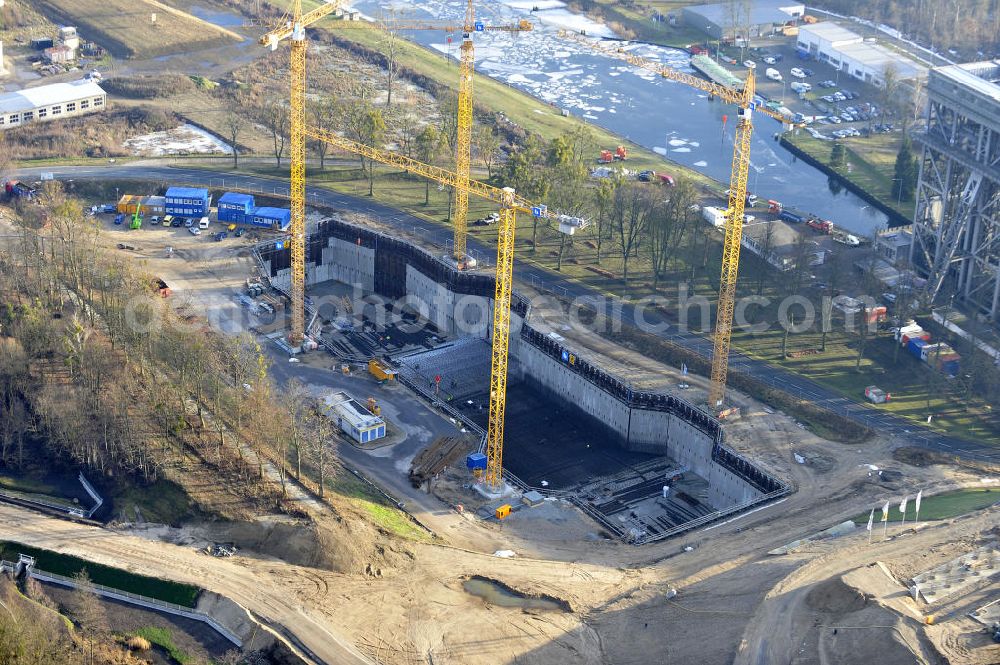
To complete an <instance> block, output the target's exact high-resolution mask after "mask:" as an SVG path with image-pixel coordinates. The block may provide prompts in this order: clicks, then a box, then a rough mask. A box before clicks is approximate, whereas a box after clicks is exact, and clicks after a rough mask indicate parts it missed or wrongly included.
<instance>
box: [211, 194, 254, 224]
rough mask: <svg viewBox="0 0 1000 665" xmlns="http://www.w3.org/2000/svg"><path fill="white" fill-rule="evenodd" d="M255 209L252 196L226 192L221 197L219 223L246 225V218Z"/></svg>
mask: <svg viewBox="0 0 1000 665" xmlns="http://www.w3.org/2000/svg"><path fill="white" fill-rule="evenodd" d="M253 209H254V200H253V195H252V194H240V193H238V192H226V193H225V194H223V195H222V196H221V197H219V215H218V217H219V221H220V222H231V223H235V224H245V223H246V217H247V215H249V214H250V213H251V212H253Z"/></svg>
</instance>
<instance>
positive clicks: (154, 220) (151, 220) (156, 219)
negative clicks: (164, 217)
mask: <svg viewBox="0 0 1000 665" xmlns="http://www.w3.org/2000/svg"><path fill="white" fill-rule="evenodd" d="M149 223H150V224H151V225H152V226H159V224H160V216H159V215H153V216H152V217H150V218H149Z"/></svg>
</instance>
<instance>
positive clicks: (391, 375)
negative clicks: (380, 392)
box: [368, 358, 396, 382]
mask: <svg viewBox="0 0 1000 665" xmlns="http://www.w3.org/2000/svg"><path fill="white" fill-rule="evenodd" d="M368 373H369V374H371V375H372V376H374V377H375V379H376V380H378V381H379V382H383V381H395V380H396V370H394V369H390V368H388V367H386V365H385V363H383V362H382V361H381V360H379V359H378V358H372V359H371V360H369V361H368Z"/></svg>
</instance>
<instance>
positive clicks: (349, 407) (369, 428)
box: [326, 392, 385, 443]
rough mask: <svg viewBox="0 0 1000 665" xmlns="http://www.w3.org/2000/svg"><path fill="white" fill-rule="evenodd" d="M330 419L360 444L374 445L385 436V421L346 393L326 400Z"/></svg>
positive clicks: (333, 395) (335, 394)
mask: <svg viewBox="0 0 1000 665" xmlns="http://www.w3.org/2000/svg"><path fill="white" fill-rule="evenodd" d="M326 403H327V405H328V406H329V408H328V409H327V410H326V415H327V417H328V418H330V419H331V420H333V421H334V422H335V423H337V426H338V427H340V429H341V431H343V432H344V433H345V434H347V435H348V436H350V437H351V438H352V439H354V440H355V441H357V442H358V443H373V442H375V441H377V440H379V439H381V438H383V437H384V436H385V420H383V419H382V417H381V416H376V415H375V414H374V413H372V412H371V411H369V410H368V409H367V408H365V407H364V406H363V405H362V404H361V403H360V402H358V401H357V400H356V399H354V398H353V397H351V396H350V395H348V394H347V393H345V392H336V393H333V394H332V395H330V396H329V397H327V398H326Z"/></svg>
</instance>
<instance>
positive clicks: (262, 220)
mask: <svg viewBox="0 0 1000 665" xmlns="http://www.w3.org/2000/svg"><path fill="white" fill-rule="evenodd" d="M245 223H246V224H252V225H253V226H262V227H265V228H269V229H274V230H276V231H284V230H285V229H287V228H288V226H289V224H291V223H292V211H291V210H289V209H288V208H268V207H266V206H264V207H260V208H254V209H253V212H252V213H250V214H249V215H247V219H246V222H245Z"/></svg>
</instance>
